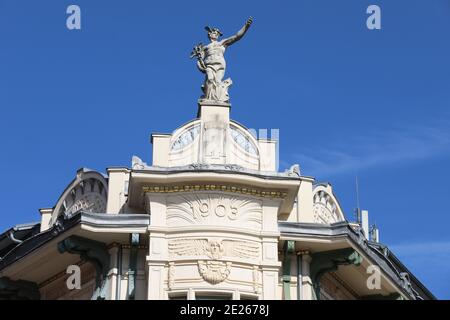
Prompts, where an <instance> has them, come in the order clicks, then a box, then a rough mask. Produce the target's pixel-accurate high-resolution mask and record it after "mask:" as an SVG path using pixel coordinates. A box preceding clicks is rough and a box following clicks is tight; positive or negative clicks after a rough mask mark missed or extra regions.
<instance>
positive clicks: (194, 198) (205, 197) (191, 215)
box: [167, 193, 262, 229]
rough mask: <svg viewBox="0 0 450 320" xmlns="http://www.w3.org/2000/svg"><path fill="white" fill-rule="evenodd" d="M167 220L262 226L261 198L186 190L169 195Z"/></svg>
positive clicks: (176, 224)
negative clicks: (189, 191) (187, 191)
mask: <svg viewBox="0 0 450 320" xmlns="http://www.w3.org/2000/svg"><path fill="white" fill-rule="evenodd" d="M167 202H168V204H167V223H168V225H169V226H181V225H193V224H194V225H195V224H205V225H211V224H213V225H232V226H240V227H244V228H245V227H247V228H256V229H260V228H261V227H262V220H261V219H262V202H261V201H260V200H257V199H250V198H245V197H239V196H226V195H223V194H211V193H210V194H183V195H177V196H170V197H168V201H167Z"/></svg>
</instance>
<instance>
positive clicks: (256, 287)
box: [253, 266, 261, 294]
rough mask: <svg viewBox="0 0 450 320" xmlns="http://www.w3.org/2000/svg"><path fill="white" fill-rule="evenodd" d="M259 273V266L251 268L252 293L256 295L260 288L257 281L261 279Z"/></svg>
mask: <svg viewBox="0 0 450 320" xmlns="http://www.w3.org/2000/svg"><path fill="white" fill-rule="evenodd" d="M260 273H261V271H260V270H259V266H253V291H254V292H255V293H257V294H260V293H261V287H260V285H259V281H260V278H261V274H260Z"/></svg>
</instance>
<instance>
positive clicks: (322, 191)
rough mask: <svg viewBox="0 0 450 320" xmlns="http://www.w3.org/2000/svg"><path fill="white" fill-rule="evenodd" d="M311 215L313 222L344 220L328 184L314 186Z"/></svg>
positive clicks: (326, 222)
mask: <svg viewBox="0 0 450 320" xmlns="http://www.w3.org/2000/svg"><path fill="white" fill-rule="evenodd" d="M313 216H314V222H315V223H323V224H332V223H336V222H340V221H345V217H344V213H343V211H342V209H341V206H340V205H339V201H338V200H337V198H336V197H335V195H334V194H333V189H332V187H331V185H330V184H327V183H325V184H319V185H316V186H315V187H314V190H313Z"/></svg>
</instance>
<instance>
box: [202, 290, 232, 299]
mask: <svg viewBox="0 0 450 320" xmlns="http://www.w3.org/2000/svg"><path fill="white" fill-rule="evenodd" d="M232 298H233V296H232V295H231V294H226V293H225V294H222V293H203V292H199V293H196V294H195V300H231V299H232Z"/></svg>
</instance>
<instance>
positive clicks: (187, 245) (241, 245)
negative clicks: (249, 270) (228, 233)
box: [169, 239, 260, 290]
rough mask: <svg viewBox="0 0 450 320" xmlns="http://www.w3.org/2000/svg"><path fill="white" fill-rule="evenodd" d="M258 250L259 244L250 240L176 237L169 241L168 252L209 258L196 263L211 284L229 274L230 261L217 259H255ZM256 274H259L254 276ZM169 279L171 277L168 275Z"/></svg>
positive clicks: (257, 255)
mask: <svg viewBox="0 0 450 320" xmlns="http://www.w3.org/2000/svg"><path fill="white" fill-rule="evenodd" d="M259 251H260V250H259V244H257V243H254V242H250V241H239V240H218V239H209V240H208V239H176V240H173V241H170V242H169V254H170V256H171V257H172V258H173V257H174V256H199V257H208V258H210V260H199V261H198V262H197V263H198V271H199V274H200V275H201V276H202V278H203V279H204V280H205V281H207V282H209V283H211V284H217V283H220V282H222V281H224V280H225V279H227V278H228V276H229V274H230V270H231V265H232V263H231V262H230V261H219V260H221V259H222V258H224V257H231V258H242V259H257V258H258V257H259V255H260V253H259ZM258 276H259V275H257V276H256V277H258ZM253 277H254V281H255V275H253ZM169 279H171V278H170V275H169ZM258 279H259V278H257V280H256V281H258ZM169 283H170V280H169ZM255 286H256V285H255ZM255 288H256V287H255ZM255 290H256V289H255Z"/></svg>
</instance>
